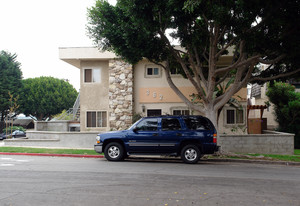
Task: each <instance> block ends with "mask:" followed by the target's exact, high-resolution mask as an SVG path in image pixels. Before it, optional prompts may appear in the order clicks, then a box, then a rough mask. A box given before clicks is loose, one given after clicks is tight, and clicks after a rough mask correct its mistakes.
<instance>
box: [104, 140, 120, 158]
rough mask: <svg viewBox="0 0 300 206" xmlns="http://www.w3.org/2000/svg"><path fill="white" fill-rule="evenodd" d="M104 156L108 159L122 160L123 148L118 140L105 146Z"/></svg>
mask: <svg viewBox="0 0 300 206" xmlns="http://www.w3.org/2000/svg"><path fill="white" fill-rule="evenodd" d="M104 156H105V158H106V159H107V160H109V161H120V160H123V159H124V148H123V146H122V145H121V144H120V143H118V142H111V143H109V144H108V145H107V146H106V147H105V149H104Z"/></svg>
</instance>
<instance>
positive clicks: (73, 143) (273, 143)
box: [4, 131, 294, 155]
mask: <svg viewBox="0 0 300 206" xmlns="http://www.w3.org/2000/svg"><path fill="white" fill-rule="evenodd" d="M98 133H99V132H46V131H28V132H27V137H28V139H18V138H17V139H9V140H4V144H5V146H23V147H56V148H87V149H93V148H94V144H95V143H96V140H95V138H96V136H97V134H98ZM264 133H265V134H251V135H220V137H219V139H218V145H220V146H221V149H222V150H223V151H227V152H239V153H259V154H287V155H293V154H294V134H288V133H281V132H272V131H264Z"/></svg>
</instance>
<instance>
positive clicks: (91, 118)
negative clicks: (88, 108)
mask: <svg viewBox="0 0 300 206" xmlns="http://www.w3.org/2000/svg"><path fill="white" fill-rule="evenodd" d="M86 126H87V127H107V113H106V111H100V112H95V111H93V112H87V113H86Z"/></svg>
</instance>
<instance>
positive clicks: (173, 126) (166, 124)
mask: <svg viewBox="0 0 300 206" xmlns="http://www.w3.org/2000/svg"><path fill="white" fill-rule="evenodd" d="M161 129H162V131H170V130H181V125H180V122H179V120H178V119H177V118H162V120H161Z"/></svg>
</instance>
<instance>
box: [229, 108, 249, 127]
mask: <svg viewBox="0 0 300 206" xmlns="http://www.w3.org/2000/svg"><path fill="white" fill-rule="evenodd" d="M228 111H233V113H234V115H233V117H234V120H233V123H228ZM237 111H242V115H243V116H242V122H238V119H240V118H238V113H237ZM245 114H246V112H245V108H244V107H243V108H235V107H227V108H225V109H224V125H226V126H233V125H245V123H246V119H245Z"/></svg>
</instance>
